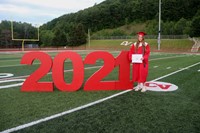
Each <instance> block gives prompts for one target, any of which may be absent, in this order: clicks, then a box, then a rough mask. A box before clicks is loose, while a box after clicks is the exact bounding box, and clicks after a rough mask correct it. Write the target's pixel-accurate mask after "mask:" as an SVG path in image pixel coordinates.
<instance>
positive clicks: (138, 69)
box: [129, 42, 150, 83]
mask: <svg viewBox="0 0 200 133" xmlns="http://www.w3.org/2000/svg"><path fill="white" fill-rule="evenodd" d="M144 44H145V52H144V55H143V58H144V60H143V62H142V63H133V70H132V72H133V82H139V83H145V82H146V79H147V76H148V67H149V61H148V59H149V55H150V47H149V44H148V43H146V42H145V43H144ZM142 53H143V48H142V43H140V44H139V47H138V49H137V50H136V43H134V44H133V45H132V46H131V48H130V51H129V60H130V61H131V58H132V54H142Z"/></svg>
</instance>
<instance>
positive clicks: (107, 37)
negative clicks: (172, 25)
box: [91, 35, 189, 40]
mask: <svg viewBox="0 0 200 133" xmlns="http://www.w3.org/2000/svg"><path fill="white" fill-rule="evenodd" d="M188 38H189V35H161V39H188ZM109 39H110V40H114V39H137V36H91V40H109ZM145 39H158V35H146V36H145Z"/></svg>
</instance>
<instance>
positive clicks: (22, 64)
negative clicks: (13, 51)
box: [0, 51, 119, 68]
mask: <svg viewBox="0 0 200 133" xmlns="http://www.w3.org/2000/svg"><path fill="white" fill-rule="evenodd" d="M110 53H113V54H114V53H119V51H113V52H110ZM78 54H79V55H87V53H78ZM9 61H11V60H7V61H6V62H9ZM12 61H17V59H16V60H12ZM18 61H19V62H20V61H21V59H19V60H18ZM0 62H3V61H0ZM66 62H70V61H66ZM38 64H41V63H33V65H38ZM15 66H16V67H17V66H25V65H23V64H17V65H6V66H0V68H1V67H15Z"/></svg>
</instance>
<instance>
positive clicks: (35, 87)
mask: <svg viewBox="0 0 200 133" xmlns="http://www.w3.org/2000/svg"><path fill="white" fill-rule="evenodd" d="M36 59H38V60H40V61H41V65H40V67H39V68H38V69H37V70H36V71H35V72H34V73H32V74H31V75H30V76H29V77H28V78H27V79H26V80H25V82H24V84H23V85H22V88H21V91H46V92H47V91H53V83H52V82H38V80H40V79H41V78H42V77H43V76H45V75H46V74H47V73H48V72H49V71H50V69H51V66H52V59H51V57H50V56H49V55H48V54H46V53H44V52H30V53H27V54H25V55H24V56H23V57H22V60H21V64H27V65H32V63H33V61H34V60H36Z"/></svg>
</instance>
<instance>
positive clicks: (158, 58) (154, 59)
mask: <svg viewBox="0 0 200 133" xmlns="http://www.w3.org/2000/svg"><path fill="white" fill-rule="evenodd" d="M184 56H186V55H180V56H171V57H163V58H156V59H150V60H149V61H153V60H163V59H169V58H177V57H184ZM35 64H40V63H35ZM35 64H34V65H35ZM15 66H22V65H15ZM0 67H4V66H0ZM100 67H102V66H95V67H86V68H85V69H92V68H100ZM70 71H73V70H72V69H70V70H65V71H64V72H70ZM51 73H52V72H49V73H47V74H51ZM28 76H30V75H24V76H18V77H11V78H6V80H7V79H16V78H26V77H28ZM1 80H5V79H0V81H1Z"/></svg>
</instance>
